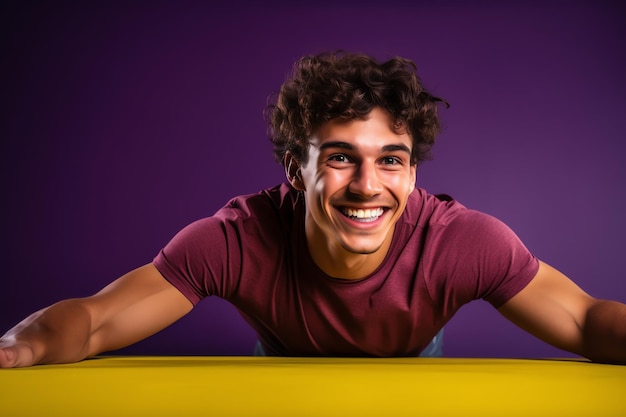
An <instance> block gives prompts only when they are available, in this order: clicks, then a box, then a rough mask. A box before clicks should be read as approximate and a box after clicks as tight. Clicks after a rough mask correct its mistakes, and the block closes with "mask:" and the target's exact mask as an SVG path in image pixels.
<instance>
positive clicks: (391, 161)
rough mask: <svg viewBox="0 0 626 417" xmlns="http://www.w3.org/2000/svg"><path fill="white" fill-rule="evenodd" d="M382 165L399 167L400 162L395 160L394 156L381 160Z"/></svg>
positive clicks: (397, 159)
mask: <svg viewBox="0 0 626 417" xmlns="http://www.w3.org/2000/svg"><path fill="white" fill-rule="evenodd" d="M382 163H383V165H401V164H402V160H400V158H397V157H395V156H386V157H384V158H383V159H382Z"/></svg>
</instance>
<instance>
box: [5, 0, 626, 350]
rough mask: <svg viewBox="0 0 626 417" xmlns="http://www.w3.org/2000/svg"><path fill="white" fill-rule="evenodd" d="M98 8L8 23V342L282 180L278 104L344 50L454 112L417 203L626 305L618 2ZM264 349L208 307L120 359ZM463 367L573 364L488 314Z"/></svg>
mask: <svg viewBox="0 0 626 417" xmlns="http://www.w3.org/2000/svg"><path fill="white" fill-rule="evenodd" d="M101 3H103V4H100V5H94V4H90V5H84V4H82V3H81V2H46V3H44V2H41V3H37V2H30V3H26V5H24V4H23V3H20V4H21V5H20V6H17V5H14V6H12V7H9V8H5V9H4V10H3V16H2V18H1V19H2V22H0V23H1V27H2V29H1V30H2V58H1V59H2V61H1V70H2V78H1V79H2V81H1V82H2V88H1V91H0V97H1V99H0V100H1V103H2V109H1V110H2V113H1V114H2V116H1V117H2V122H1V124H0V129H1V131H0V134H1V139H2V152H1V157H2V164H1V167H0V169H1V177H0V178H1V179H0V181H1V187H2V189H1V190H2V213H3V214H2V216H1V217H0V219H1V220H0V222H1V223H0V224H1V233H0V241H1V242H2V248H1V249H2V250H1V255H0V256H1V260H0V262H1V265H2V273H1V275H0V277H1V278H0V279H1V281H2V285H1V287H0V291H1V293H2V302H1V303H0V331H4V330H6V329H8V328H9V327H10V326H11V325H12V324H14V323H15V322H17V321H18V320H20V319H21V318H22V317H24V316H25V315H27V314H28V313H30V312H32V311H34V310H35V309H38V308H40V307H42V306H45V305H47V304H50V303H52V302H54V301H56V300H58V299H60V298H68V297H76V296H83V295H88V294H91V293H93V292H95V291H97V290H98V289H100V288H101V287H102V286H104V285H105V284H107V283H108V282H109V281H111V280H112V279H114V278H116V277H117V276H119V275H121V274H123V273H125V272H126V271H128V270H130V269H132V268H135V267H137V266H139V265H142V264H144V263H146V262H149V261H150V260H151V259H152V257H153V256H154V255H155V254H156V253H157V251H158V250H159V249H160V248H161V247H162V246H163V245H164V244H165V243H167V241H168V240H169V239H170V238H171V237H172V235H173V234H174V233H176V232H177V231H178V230H179V229H180V228H181V227H183V226H184V225H186V224H187V223H189V222H191V221H193V220H195V219H197V218H200V217H204V216H207V215H210V214H212V213H213V212H214V211H215V210H216V209H217V208H219V207H220V206H221V205H222V204H223V203H224V202H226V201H227V200H228V199H229V198H230V197H232V196H234V195H236V194H243V193H249V192H254V191H257V190H258V189H260V188H262V187H266V186H271V185H274V184H275V183H277V182H279V181H282V180H283V171H282V169H281V167H280V166H278V165H277V164H276V163H274V162H273V160H272V156H271V149H270V145H269V143H268V141H267V139H266V134H265V124H264V121H263V118H262V109H263V107H264V106H265V104H266V99H267V96H268V95H269V94H270V93H271V92H272V91H274V90H276V89H277V88H278V87H279V85H280V84H281V82H282V81H283V79H284V76H285V74H286V73H287V72H288V71H289V69H290V67H291V64H292V62H293V61H294V60H295V59H296V58H298V57H299V56H301V55H303V54H308V53H314V52H318V51H322V50H327V49H337V48H343V49H347V50H351V51H360V52H367V53H371V54H374V55H376V56H378V57H381V58H388V57H391V56H394V55H402V56H406V57H409V58H412V59H414V60H415V61H416V62H417V65H418V68H419V71H420V73H421V76H422V79H423V81H424V83H425V84H426V86H427V87H428V88H429V89H430V90H431V91H432V92H433V93H434V94H436V95H440V96H443V97H445V98H446V99H448V100H449V102H450V103H451V104H452V107H451V108H450V109H449V110H447V111H444V112H443V117H444V125H445V127H444V131H443V133H442V135H441V137H440V142H439V143H438V144H437V146H436V147H435V153H434V156H435V158H434V160H433V161H430V162H427V163H425V164H424V165H423V166H421V167H420V169H419V178H418V182H419V186H422V187H425V188H427V189H428V190H429V191H431V192H437V193H440V192H443V193H448V194H451V195H453V196H455V197H456V198H457V199H459V200H460V201H461V202H463V203H464V204H465V205H467V206H469V207H472V208H476V209H479V210H482V211H485V212H487V213H490V214H493V215H495V216H497V217H499V218H500V219H502V220H503V221H505V222H506V223H507V224H509V225H510V226H511V227H512V228H513V229H514V230H515V231H516V232H517V233H518V234H519V235H520V236H521V238H522V239H523V240H524V242H525V243H526V244H527V246H528V247H529V248H530V249H531V250H532V251H534V253H536V255H537V256H539V257H540V258H542V259H543V260H545V261H546V262H548V263H550V264H552V265H554V266H555V267H557V268H559V269H561V270H562V271H563V272H565V273H566V274H568V275H569V276H570V277H571V278H572V279H574V280H575V281H576V282H578V283H579V284H580V285H581V286H582V287H583V288H584V289H586V290H587V291H588V292H590V293H591V294H593V295H595V296H598V297H603V298H612V299H617V300H620V301H622V302H626V283H625V282H626V279H625V277H624V274H623V272H622V269H623V268H622V267H621V263H620V262H622V261H623V260H624V254H623V247H624V244H623V240H624V236H626V219H625V216H624V215H623V213H625V212H626V198H625V196H624V193H623V188H624V184H625V180H626V166H625V164H624V162H623V159H624V156H623V154H624V151H625V148H626V146H625V145H624V123H625V120H626V77H624V74H626V48H624V44H625V41H626V29H625V28H626V25H624V21H625V17H626V13H625V11H624V7H623V6H621V5H620V4H619V3H620V2H617V1H616V2H607V1H589V2H581V1H579V2H556V1H552V2H534V3H533V2H530V3H529V2H528V1H519V2H495V1H494V2H488V1H466V2H452V1H447V2H446V1H441V2H431V1H428V2H426V1H424V2H419V1H417V2H408V1H407V2H404V3H402V2H399V1H395V2H394V1H386V2H383V3H384V4H385V6H369V5H367V4H365V5H363V3H362V2H356V1H355V2H337V4H338V5H335V6H331V5H322V3H320V2H319V1H317V2H300V3H298V2H294V3H293V4H292V5H289V3H287V2H284V3H282V4H281V3H280V2H264V5H263V6H257V7H250V6H242V5H239V4H238V2H236V1H232V2H228V4H229V6H208V5H205V2H201V1H197V2H190V1H186V2H174V1H172V2H163V1H161V2H149V4H148V2H146V4H144V3H142V2H117V3H116V2H113V3H112V4H104V3H109V2H101ZM126 3H129V4H126ZM432 3H437V5H433V4H432ZM499 3H503V4H504V5H498V4H499ZM296 4H299V5H296ZM308 4H311V5H308ZM313 4H315V5H313ZM405 4H406V5H405ZM408 4H412V5H408ZM254 341H255V337H254V334H252V332H251V331H250V329H249V328H248V327H247V325H246V324H245V323H244V322H243V321H242V319H241V318H240V317H239V316H238V314H237V313H236V312H235V311H234V309H233V308H232V307H230V306H229V305H228V304H226V303H225V302H224V301H222V300H219V299H211V300H207V301H205V302H203V303H201V304H200V305H199V306H198V308H196V309H195V310H194V311H193V312H192V313H191V314H190V315H188V316H187V317H185V318H184V319H182V320H181V321H180V322H178V323H177V324H175V325H174V326H172V327H170V328H168V329H167V330H165V331H163V332H161V333H159V334H158V335H156V336H154V337H152V338H149V339H147V340H146V341H144V342H141V343H139V344H137V345H135V346H133V347H131V348H128V349H126V350H124V352H126V353H142V354H234V355H238V354H249V353H251V352H252V348H253V345H254ZM446 352H447V354H448V355H449V356H494V357H499V356H512V357H546V356H547V357H554V356H567V355H566V354H564V353H563V352H561V351H559V350H556V349H553V348H551V347H549V346H547V345H545V344H544V343H543V342H540V341H538V340H536V339H535V338H533V337H532V336H530V335H527V334H526V333H524V332H522V331H521V330H518V329H517V328H515V327H514V326H513V325H512V324H509V323H508V322H507V321H506V320H504V319H503V318H501V317H500V316H499V315H498V313H497V312H496V311H495V310H493V308H492V307H491V306H489V305H488V304H487V303H484V302H474V303H471V304H470V305H468V306H466V307H464V308H463V309H462V310H461V312H460V313H459V314H458V315H457V316H456V317H455V318H454V319H453V321H452V322H451V323H450V324H449V325H448V326H447V338H446Z"/></svg>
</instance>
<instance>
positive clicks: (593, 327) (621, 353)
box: [583, 300, 626, 364]
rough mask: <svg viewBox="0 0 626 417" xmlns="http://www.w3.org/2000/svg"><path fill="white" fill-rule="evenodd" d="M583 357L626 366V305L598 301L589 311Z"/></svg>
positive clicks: (584, 335) (584, 330) (585, 324)
mask: <svg viewBox="0 0 626 417" xmlns="http://www.w3.org/2000/svg"><path fill="white" fill-rule="evenodd" d="M583 355H584V356H585V357H587V358H589V359H591V360H592V361H595V362H604V363H615V364H626V304H622V303H618V302H615V301H603V300H598V301H597V302H596V303H594V304H593V305H592V306H591V307H590V308H589V309H588V311H587V315H586V319H585V323H584V327H583Z"/></svg>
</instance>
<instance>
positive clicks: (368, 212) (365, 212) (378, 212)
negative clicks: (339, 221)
mask: <svg viewBox="0 0 626 417" xmlns="http://www.w3.org/2000/svg"><path fill="white" fill-rule="evenodd" d="M383 212H384V210H383V209H382V208H375V209H351V208H344V209H343V213H344V214H345V215H346V216H348V217H354V218H356V219H363V220H375V219H377V218H379V217H380V216H382V215H383Z"/></svg>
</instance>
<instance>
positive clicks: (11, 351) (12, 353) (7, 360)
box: [0, 347, 17, 368]
mask: <svg viewBox="0 0 626 417" xmlns="http://www.w3.org/2000/svg"><path fill="white" fill-rule="evenodd" d="M16 363H17V350H16V349H15V348H14V347H4V348H0V368H13V367H15V365H16Z"/></svg>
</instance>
